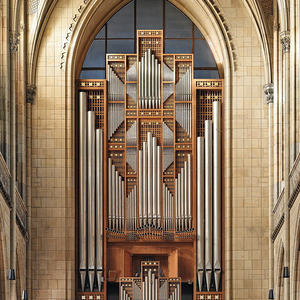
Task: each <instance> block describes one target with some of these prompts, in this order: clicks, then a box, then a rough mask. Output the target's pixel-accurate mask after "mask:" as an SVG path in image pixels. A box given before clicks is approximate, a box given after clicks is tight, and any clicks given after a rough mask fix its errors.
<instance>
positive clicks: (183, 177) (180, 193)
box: [175, 154, 192, 231]
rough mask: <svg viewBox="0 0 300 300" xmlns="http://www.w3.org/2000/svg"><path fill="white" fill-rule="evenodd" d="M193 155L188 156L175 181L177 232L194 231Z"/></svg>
mask: <svg viewBox="0 0 300 300" xmlns="http://www.w3.org/2000/svg"><path fill="white" fill-rule="evenodd" d="M191 188H192V183H191V155H190V154H188V159H187V161H185V162H184V165H183V167H182V168H181V170H180V173H179V174H178V177H177V178H176V179H175V193H176V212H175V214H176V230H177V231H189V230H191V229H192V213H191V203H192V194H191Z"/></svg>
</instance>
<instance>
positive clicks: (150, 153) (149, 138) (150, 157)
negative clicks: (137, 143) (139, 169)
mask: <svg viewBox="0 0 300 300" xmlns="http://www.w3.org/2000/svg"><path fill="white" fill-rule="evenodd" d="M152 144H153V140H152V134H151V132H148V133H147V148H148V224H152V223H153V219H152V216H153V197H152V195H153V193H152V192H153V191H152V189H153V178H152V172H153V151H152V150H153V148H152Z"/></svg>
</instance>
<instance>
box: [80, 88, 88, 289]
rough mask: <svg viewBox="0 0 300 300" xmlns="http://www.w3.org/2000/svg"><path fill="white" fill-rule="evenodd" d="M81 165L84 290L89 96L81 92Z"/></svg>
mask: <svg viewBox="0 0 300 300" xmlns="http://www.w3.org/2000/svg"><path fill="white" fill-rule="evenodd" d="M79 101H80V102H79V105H80V107H79V115H80V120H79V126H80V132H79V135H80V137H79V147H80V150H79V154H80V156H79V164H80V167H79V169H80V179H79V180H80V234H79V245H80V252H79V268H80V278H81V288H82V290H84V286H85V278H86V269H87V265H86V258H87V254H86V244H87V237H86V222H87V215H86V214H87V207H86V204H87V197H86V188H87V185H86V178H87V161H86V155H87V143H86V142H87V135H86V128H87V95H86V93H85V92H81V93H80V94H79Z"/></svg>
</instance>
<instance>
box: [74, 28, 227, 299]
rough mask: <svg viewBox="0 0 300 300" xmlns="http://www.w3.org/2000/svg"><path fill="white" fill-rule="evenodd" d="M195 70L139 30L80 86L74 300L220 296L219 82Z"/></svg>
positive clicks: (159, 36) (187, 59)
mask: <svg viewBox="0 0 300 300" xmlns="http://www.w3.org/2000/svg"><path fill="white" fill-rule="evenodd" d="M193 67H194V61H193V54H170V53H167V54H165V53H163V31H162V30H138V31H137V53H136V54H107V56H106V79H103V80H102V79H98V80H91V79H81V80H79V81H78V87H77V89H78V96H77V100H76V103H77V105H76V109H77V115H78V122H77V124H78V126H77V140H78V147H77V157H78V160H77V161H78V181H77V183H78V195H77V198H78V214H77V215H78V230H77V237H78V251H77V257H78V262H77V275H78V276H77V278H78V284H77V287H78V288H77V297H78V299H109V290H108V285H110V284H112V283H118V286H119V299H122V300H129V299H131V300H138V299H141V300H150V299H160V300H164V299H166V300H167V299H170V300H179V299H182V293H183V292H184V290H185V289H186V287H187V286H188V287H189V288H190V289H192V290H193V295H194V296H193V297H194V299H199V300H200V299H223V295H224V294H223V293H224V273H225V272H224V268H223V265H224V258H223V255H222V253H223V242H224V238H223V234H222V232H223V226H222V219H223V213H222V138H223V137H222V103H223V80H221V79H194V78H193V74H194V72H193Z"/></svg>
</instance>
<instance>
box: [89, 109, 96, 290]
mask: <svg viewBox="0 0 300 300" xmlns="http://www.w3.org/2000/svg"><path fill="white" fill-rule="evenodd" d="M87 149H88V153H87V154H88V155H87V158H88V268H89V283H90V288H91V290H92V289H93V286H94V277H95V273H94V272H95V112H94V111H88V143H87Z"/></svg>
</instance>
